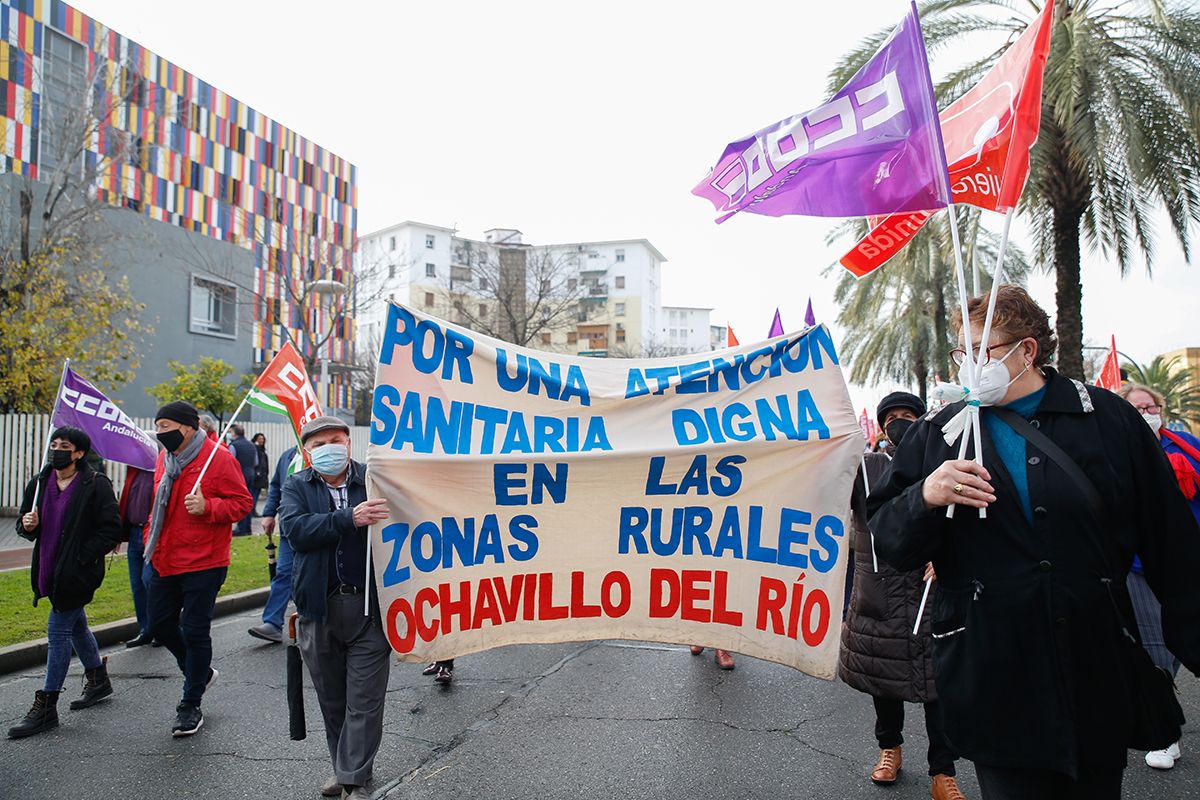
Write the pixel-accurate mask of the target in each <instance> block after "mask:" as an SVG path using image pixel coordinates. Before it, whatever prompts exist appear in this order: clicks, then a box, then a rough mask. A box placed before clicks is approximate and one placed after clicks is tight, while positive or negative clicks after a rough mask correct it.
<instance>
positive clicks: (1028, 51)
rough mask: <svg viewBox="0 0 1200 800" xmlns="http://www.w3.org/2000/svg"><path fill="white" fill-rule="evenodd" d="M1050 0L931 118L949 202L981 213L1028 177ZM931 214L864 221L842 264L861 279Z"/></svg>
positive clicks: (1003, 203)
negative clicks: (938, 126) (936, 124)
mask: <svg viewBox="0 0 1200 800" xmlns="http://www.w3.org/2000/svg"><path fill="white" fill-rule="evenodd" d="M1053 23H1054V0H1047V2H1046V5H1045V6H1044V7H1043V8H1042V12H1041V14H1040V15H1038V18H1037V19H1036V20H1034V21H1033V23H1032V24H1030V26H1029V27H1028V28H1026V29H1025V32H1024V33H1023V34H1021V37H1020V38H1019V39H1017V41H1015V42H1013V44H1012V46H1011V47H1009V48H1008V49H1007V50H1006V51H1004V55H1002V56H1001V57H1000V60H999V61H997V62H996V65H995V66H993V67H992V68H991V69H990V70H989V71H988V73H987V74H986V75H984V76H983V78H982V79H981V80H980V81H979V83H977V84H975V85H974V86H973V87H971V89H970V91H968V92H967V93H966V94H964V95H963V96H962V97H960V98H959V99H958V100H956V101H955V102H953V103H951V104H950V105H949V106H948V107H947V108H946V110H945V111H943V112H942V113H941V114H939V115H938V118H939V119H940V120H941V123H942V140H943V141H944V142H945V146H946V160H947V161H948V162H949V164H950V187H951V191H952V192H953V195H954V202H955V203H963V204H966V205H972V206H977V207H979V208H984V209H987V210H988V211H1007V210H1009V209H1010V208H1014V207H1016V205H1017V201H1018V200H1020V198H1021V192H1022V191H1023V190H1024V189H1025V180H1026V179H1027V178H1028V177H1029V148H1031V147H1033V143H1034V142H1036V141H1037V137H1038V129H1039V127H1040V125H1041V119H1042V75H1043V72H1044V71H1045V68H1046V57H1047V55H1048V54H1049V52H1050V32H1051V30H1052V29H1053V27H1054V24H1053ZM931 216H932V212H927V211H920V212H913V213H910V214H893V215H892V216H889V217H887V218H885V219H883V220H882V221H881V222H880V221H877V220H875V219H871V220H868V225H869V226H870V229H871V230H870V233H868V234H867V235H866V236H864V237H863V238H862V239H861V240H859V242H858V244H856V245H855V246H854V248H853V249H852V250H851V251H850V252H849V253H847V254H846V255H844V256H842V259H841V262H842V266H843V267H845V268H846V269H848V270H850V271H851V272H853V273H854V274H855V275H857V276H858V277H860V278H861V277H863V276H864V275H867V274H869V273H871V272H872V271H874V270H876V269H878V268H879V267H881V266H883V265H884V264H885V263H887V261H888V259H890V258H891V257H892V256H894V255H896V253H898V252H900V250H901V248H903V247H904V245H906V244H907V243H908V241H909V240H910V239H912V237H913V236H915V235H916V233H917V231H919V230H920V229H921V227H922V226H923V225H924V224H925V222H926V221H927V220H928V219H929V218H930V217H931Z"/></svg>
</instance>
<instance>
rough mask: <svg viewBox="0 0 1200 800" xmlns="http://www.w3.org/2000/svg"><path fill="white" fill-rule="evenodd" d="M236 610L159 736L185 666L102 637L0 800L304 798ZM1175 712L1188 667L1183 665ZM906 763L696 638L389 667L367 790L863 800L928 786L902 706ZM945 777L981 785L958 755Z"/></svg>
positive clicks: (1199, 761)
mask: <svg viewBox="0 0 1200 800" xmlns="http://www.w3.org/2000/svg"><path fill="white" fill-rule="evenodd" d="M256 621H257V615H256V614H253V613H248V614H243V615H239V616H235V617H230V618H226V619H223V620H219V621H218V622H217V624H216V627H215V629H214V644H215V651H216V656H215V665H216V667H217V668H218V669H219V670H220V671H221V675H220V678H219V679H218V682H217V683H216V684H214V686H213V687H212V689H211V690H210V692H209V694H208V695H207V696H206V698H205V703H204V708H205V725H204V728H203V729H202V730H201V732H200V733H199V734H198V735H196V736H195V737H192V738H190V739H180V740H175V739H172V738H171V736H170V725H171V722H172V720H173V717H174V706H175V703H176V701H177V699H178V697H179V692H180V690H181V686H182V680H181V678H180V676H179V675H178V672H177V671H176V668H175V665H174V663H173V661H172V660H171V657H170V655H169V654H168V653H166V652H165V651H163V650H161V649H149V648H141V649H138V650H134V651H125V650H112V651H109V653H108V655H109V656H110V661H109V665H110V671H111V673H112V676H113V680H114V683H115V687H116V695H115V696H114V697H113V698H112V699H111V700H109V701H106V702H105V703H103V704H102V705H99V706H97V707H95V708H92V709H88V710H85V711H69V710H67V709H66V706H67V701H68V700H69V699H72V698H73V697H74V696H75V695H76V694H77V693H78V688H79V686H80V680H81V678H80V670H79V667H78V665H77V664H76V665H75V666H74V667H73V668H72V671H71V675H70V677H69V678H68V691H67V692H65V693H64V698H63V700H62V701H60V704H59V706H60V714H61V718H62V725H61V727H60V728H58V729H57V730H56V731H53V732H49V733H46V734H42V735H39V736H36V737H33V738H30V739H25V740H20V741H10V740H0V797H3V798H22V800H26V799H28V798H53V800H63V799H64V798H260V797H261V798H317V797H318V794H317V787H318V786H319V785H320V784H321V782H322V781H323V780H324V779H325V778H326V777H327V776H328V774H329V767H328V756H327V753H326V751H325V746H324V737H323V735H322V733H321V730H320V715H319V711H318V710H317V706H316V698H315V696H314V695H313V694H312V692H311V688H310V689H309V691H308V693H307V695H306V703H307V711H308V723H309V737H308V739H306V740H305V741H302V742H292V741H290V740H289V739H288V738H287V711H286V708H285V704H284V693H283V685H284V671H283V670H284V649H283V647H282V646H278V645H274V646H272V645H264V644H261V643H256V641H255V640H253V639H250V638H249V637H248V636H247V635H246V633H245V629H246V627H247V626H248V625H250V624H253V623H254V622H256ZM41 677H42V674H41V671H40V670H35V671H31V672H28V673H23V674H19V675H17V674H14V675H7V676H0V724H3V726H4V728H5V729H7V727H8V725H10V724H11V723H12V722H13V721H15V720H16V719H18V718H19V717H20V716H21V715H23V714H24V712H25V711H26V709H27V708H28V706H29V703H30V701H31V700H32V697H33V692H34V690H35V689H37V688H40V686H41ZM1180 678H1181V681H1180V682H1181V684H1182V688H1183V700H1184V706H1185V710H1186V711H1187V713H1188V716H1189V717H1190V718H1192V719H1195V720H1200V681H1197V679H1196V678H1195V677H1193V676H1192V675H1191V674H1181V676H1180ZM908 708H909V721H908V725H907V726H906V728H907V730H906V736H907V739H908V743H907V744H906V747H905V756H906V764H907V766H906V768H905V770H904V771H902V773H901V779H900V782H899V783H898V784H897V785H896V786H894V787H891V788H887V789H884V788H879V787H876V786H873V785H872V784H871V783H870V782H869V781H868V780H867V775H868V773H869V771H870V766H871V765H872V764H873V762H874V759H875V756H876V754H877V751H876V749H875V743H874V739H873V736H872V728H873V714H872V712H871V703H870V701H869V699H868V698H867V697H866V696H865V695H861V694H859V693H857V692H855V691H853V690H851V689H849V688H847V687H846V686H844V685H842V684H840V683H826V682H824V681H818V680H815V679H811V678H807V677H805V676H803V675H801V674H799V673H797V672H794V671H793V670H790V669H787V668H785V667H780V666H777V665H774V664H769V663H766V662H762V661H755V660H753V659H750V658H740V659H739V660H738V667H737V669H736V670H735V671H733V672H722V671H720V670H718V669H717V668H716V667H715V665H714V664H713V662H712V657H711V653H710V652H706V653H705V654H704V655H703V656H701V657H692V656H690V655H689V654H688V651H687V649H686V648H683V647H678V648H675V647H663V646H658V645H640V644H637V643H630V642H602V643H584V644H564V645H554V646H527V647H509V648H503V649H500V650H494V651H491V652H488V653H483V654H479V655H475V656H470V657H467V658H463V659H461V660H460V661H459V662H458V669H457V670H456V674H455V682H454V684H453V686H452V687H450V688H448V689H444V688H442V687H438V686H435V685H434V684H432V683H431V682H430V679H428V678H424V677H422V676H421V675H420V669H419V667H418V666H415V665H409V664H397V665H396V666H395V667H394V668H393V671H392V677H391V684H390V687H389V693H388V708H387V716H386V720H385V736H384V742H383V748H382V750H381V751H380V754H379V758H378V760H377V761H376V766H375V775H376V785H375V791H376V797H386V798H392V799H398V798H430V799H431V800H432V799H433V798H437V799H438V800H447V799H448V798H480V799H481V800H483V799H484V798H486V800H506V799H507V798H514V800H515V799H516V798H534V797H536V798H570V799H571V800H579V798H622V800H626V799H628V800H637V799H638V798H686V799H689V800H690V799H691V798H703V797H709V796H711V797H722V798H737V799H738V800H740V799H741V798H773V799H774V798H797V799H799V800H802V799H803V798H873V799H874V800H902V799H907V798H911V799H912V800H916V799H917V798H927V797H929V782H928V778H927V777H926V775H925V768H924V763H923V762H924V751H925V744H926V742H925V736H924V725H923V721H922V718H921V711H920V709H918V708H916V707H914V706H909V707H908ZM1198 731H1200V727H1198V726H1197V724H1196V723H1195V722H1192V723H1189V725H1188V727H1187V728H1186V730H1185V734H1184V740H1183V750H1184V758H1183V760H1181V761H1180V763H1179V765H1178V766H1176V768H1175V769H1174V770H1173V771H1171V772H1167V773H1161V772H1153V771H1151V770H1149V769H1147V768H1146V767H1145V766H1144V764H1143V763H1142V761H1141V756H1140V754H1136V753H1131V757H1130V769H1129V770H1128V771H1127V773H1126V781H1125V787H1126V789H1125V797H1126V798H1137V799H1138V800H1151V799H1152V798H1153V799H1154V800H1158V799H1159V798H1172V799H1174V798H1200V735H1198ZM959 774H960V776H961V785H962V788H963V790H964V791H965V792H966V794H967V796H968V797H969V798H977V797H978V796H979V792H978V788H977V786H976V783H975V778H974V773H973V771H972V769H971V766H970V764H966V763H963V762H960V769H959Z"/></svg>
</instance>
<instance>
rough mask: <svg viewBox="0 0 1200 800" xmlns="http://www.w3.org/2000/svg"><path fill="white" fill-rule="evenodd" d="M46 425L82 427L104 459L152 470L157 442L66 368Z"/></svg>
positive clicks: (100, 393)
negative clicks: (51, 414)
mask: <svg viewBox="0 0 1200 800" xmlns="http://www.w3.org/2000/svg"><path fill="white" fill-rule="evenodd" d="M50 424H51V425H52V426H54V427H58V426H60V425H74V426H75V427H76V428H82V429H83V431H84V433H86V434H87V435H88V436H89V437H91V440H92V449H93V450H95V451H96V452H97V453H98V454H99V455H100V457H101V458H103V459H104V460H106V461H116V462H118V463H121V464H128V465H129V466H131V467H137V468H138V469H143V470H146V471H147V472H153V471H154V462H155V461H156V460H157V459H158V445H156V444H155V443H154V441H153V440H152V439H151V438H150V437H149V435H147V434H146V432H145V431H143V430H142V429H141V428H139V427H138V426H137V425H135V424H134V422H133V420H131V419H130V418H129V416H128V415H127V414H126V413H125V412H124V411H122V410H121V409H119V408H117V407H116V406H115V405H114V404H113V402H112V401H111V400H109V399H108V398H107V397H105V396H104V394H103V392H101V391H100V390H99V389H97V388H96V387H95V386H92V385H91V384H90V383H88V382H87V381H85V380H84V379H83V378H81V377H79V376H78V375H76V374H75V373H74V371H72V370H71V369H70V368H67V369H66V370H64V372H63V382H62V389H60V390H59V393H58V402H56V403H55V404H54V415H53V417H52V418H51V420H50Z"/></svg>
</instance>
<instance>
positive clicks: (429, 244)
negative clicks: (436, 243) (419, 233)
mask: <svg viewBox="0 0 1200 800" xmlns="http://www.w3.org/2000/svg"><path fill="white" fill-rule="evenodd" d="M425 249H426V250H432V249H433V234H432V233H427V234H425Z"/></svg>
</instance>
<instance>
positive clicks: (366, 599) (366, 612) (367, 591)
mask: <svg viewBox="0 0 1200 800" xmlns="http://www.w3.org/2000/svg"><path fill="white" fill-rule="evenodd" d="M373 538H374V537H373V536H372V535H371V528H369V527H368V528H367V569H366V570H365V571H364V573H363V574H364V575H366V576H367V577H366V578H365V581H364V583H365V586H364V591H363V616H364V617H369V616H371V579H372V578H373V577H374V576H373V575H372V574H371V539H373Z"/></svg>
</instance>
